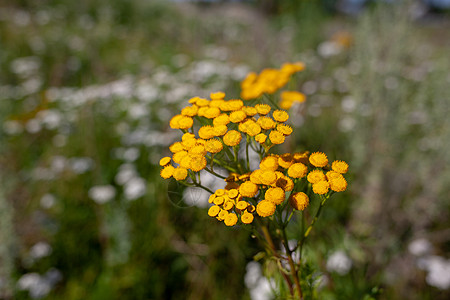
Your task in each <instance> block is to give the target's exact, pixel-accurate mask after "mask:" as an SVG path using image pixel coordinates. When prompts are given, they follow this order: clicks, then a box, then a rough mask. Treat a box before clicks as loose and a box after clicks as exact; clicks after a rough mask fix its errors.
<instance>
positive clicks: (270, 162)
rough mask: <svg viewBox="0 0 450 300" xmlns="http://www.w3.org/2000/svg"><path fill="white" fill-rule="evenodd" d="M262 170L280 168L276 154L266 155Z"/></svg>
mask: <svg viewBox="0 0 450 300" xmlns="http://www.w3.org/2000/svg"><path fill="white" fill-rule="evenodd" d="M259 168H260V169H261V170H269V171H276V170H277V169H278V157H277V156H275V155H271V156H266V157H265V158H264V159H263V160H262V161H261V162H260V163H259Z"/></svg>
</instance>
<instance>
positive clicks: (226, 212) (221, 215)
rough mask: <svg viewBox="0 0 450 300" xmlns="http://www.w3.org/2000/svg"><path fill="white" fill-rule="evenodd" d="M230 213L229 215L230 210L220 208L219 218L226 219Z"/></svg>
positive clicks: (220, 219)
mask: <svg viewBox="0 0 450 300" xmlns="http://www.w3.org/2000/svg"><path fill="white" fill-rule="evenodd" d="M228 215H229V212H228V211H226V210H224V209H222V210H220V212H219V215H218V216H217V219H218V220H219V221H223V220H225V218H226V217H227V216H228Z"/></svg>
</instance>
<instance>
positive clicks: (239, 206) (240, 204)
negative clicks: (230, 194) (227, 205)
mask: <svg viewBox="0 0 450 300" xmlns="http://www.w3.org/2000/svg"><path fill="white" fill-rule="evenodd" d="M247 206H248V202H246V201H239V202H238V203H236V208H237V209H239V210H244V209H246V208H247Z"/></svg>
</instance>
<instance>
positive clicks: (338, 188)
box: [329, 176, 347, 192]
mask: <svg viewBox="0 0 450 300" xmlns="http://www.w3.org/2000/svg"><path fill="white" fill-rule="evenodd" d="M329 184H330V188H331V190H333V191H335V192H343V191H345V190H346V189H347V180H345V178H344V177H342V176H341V177H338V178H334V179H331V180H330V181H329Z"/></svg>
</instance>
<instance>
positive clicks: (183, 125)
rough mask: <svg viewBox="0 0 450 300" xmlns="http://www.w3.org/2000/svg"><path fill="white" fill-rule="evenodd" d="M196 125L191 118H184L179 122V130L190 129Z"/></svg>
mask: <svg viewBox="0 0 450 300" xmlns="http://www.w3.org/2000/svg"><path fill="white" fill-rule="evenodd" d="M192 125H194V120H193V119H192V118H191V117H187V116H183V117H182V118H180V119H179V120H178V128H180V129H189V128H191V127H192Z"/></svg>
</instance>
